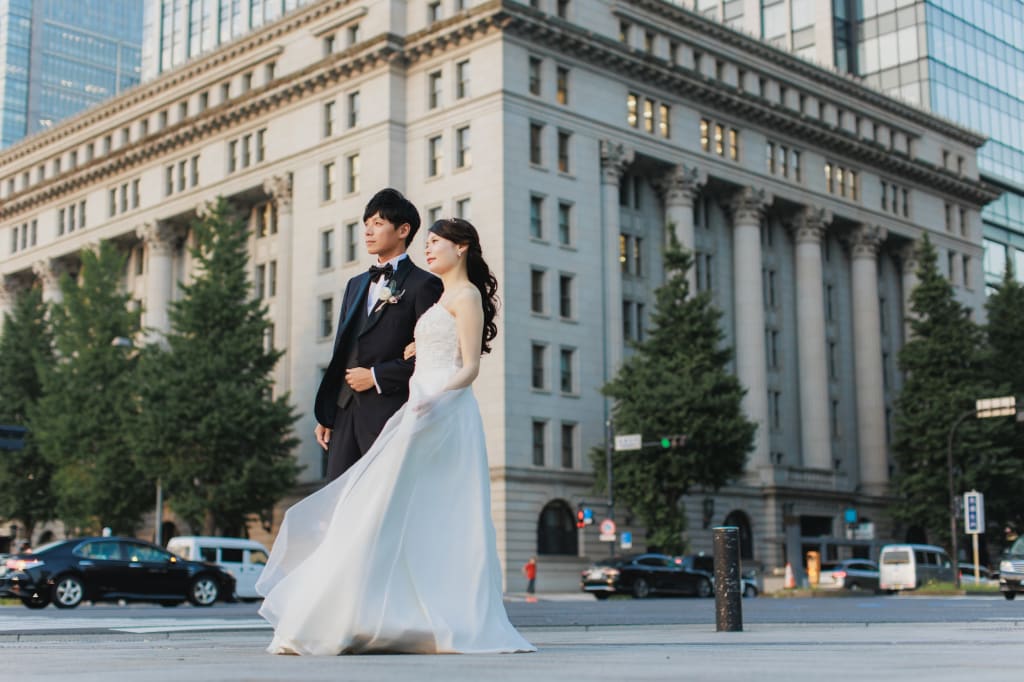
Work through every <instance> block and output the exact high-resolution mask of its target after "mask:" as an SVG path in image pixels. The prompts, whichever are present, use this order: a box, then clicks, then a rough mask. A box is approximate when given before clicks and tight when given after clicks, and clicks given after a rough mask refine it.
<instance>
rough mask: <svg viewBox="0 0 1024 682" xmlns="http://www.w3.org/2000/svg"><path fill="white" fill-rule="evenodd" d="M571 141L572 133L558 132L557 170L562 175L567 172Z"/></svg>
mask: <svg viewBox="0 0 1024 682" xmlns="http://www.w3.org/2000/svg"><path fill="white" fill-rule="evenodd" d="M571 140H572V133H570V132H566V131H564V130H559V131H558V170H559V171H560V172H562V173H568V172H569V143H570V141H571Z"/></svg>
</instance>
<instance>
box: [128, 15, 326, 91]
mask: <svg viewBox="0 0 1024 682" xmlns="http://www.w3.org/2000/svg"><path fill="white" fill-rule="evenodd" d="M144 2H145V5H146V9H145V17H144V24H145V28H144V39H143V55H142V74H143V78H144V79H146V80H149V79H151V78H154V77H155V76H157V75H159V74H161V73H164V72H165V71H170V70H171V69H173V68H174V67H176V66H180V65H181V64H184V63H185V62H186V61H188V60H189V59H191V58H193V57H195V56H197V55H200V54H202V53H204V52H208V51H210V50H212V49H214V48H215V47H217V46H219V45H223V44H225V43H229V42H231V41H232V40H234V39H235V38H238V37H241V36H243V35H245V34H246V33H248V32H249V31H251V30H252V29H254V28H259V27H260V26H262V25H264V24H268V23H270V22H272V21H275V20H276V19H279V18H280V17H281V16H283V15H284V14H285V13H286V12H290V11H291V10H293V9H295V8H296V7H300V6H302V5H306V4H309V3H310V2H312V0H144Z"/></svg>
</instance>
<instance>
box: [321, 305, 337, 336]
mask: <svg viewBox="0 0 1024 682" xmlns="http://www.w3.org/2000/svg"><path fill="white" fill-rule="evenodd" d="M333 331H334V299H333V298H331V297H329V296H328V297H327V298H322V299H320V336H321V337H325V338H326V337H328V336H330V335H331V334H332V333H333Z"/></svg>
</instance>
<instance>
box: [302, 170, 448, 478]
mask: <svg viewBox="0 0 1024 682" xmlns="http://www.w3.org/2000/svg"><path fill="white" fill-rule="evenodd" d="M363 226H364V230H363V237H364V239H365V240H366V250H367V251H368V252H369V253H370V254H372V255H374V256H376V257H377V263H376V264H375V265H374V266H373V267H371V268H370V270H369V272H364V273H363V274H361V275H357V276H355V277H353V278H352V279H350V280H349V281H348V284H347V285H346V286H345V296H344V297H343V298H342V302H341V316H340V321H339V323H338V331H337V334H336V335H335V338H334V354H333V355H332V356H331V363H330V365H328V367H327V371H326V372H325V373H324V376H323V379H321V381H320V388H319V389H318V390H317V393H316V404H315V408H314V413H315V415H316V420H317V425H316V440H317V443H319V444H320V447H322V448H324V449H326V450H327V480H328V481H333V480H334V479H336V478H337V477H338V476H341V475H342V474H343V473H345V471H346V470H348V468H349V467H351V466H352V465H353V464H355V463H356V461H357V460H358V459H359V458H360V457H362V456H363V453H365V452H366V451H367V450H368V449H369V448H370V446H371V445H372V444H373V441H374V440H376V438H377V436H378V434H380V432H381V430H382V429H383V428H384V424H385V423H386V422H387V421H388V419H390V418H391V415H393V414H394V413H395V412H397V411H398V408H399V407H401V406H402V405H403V404H404V403H405V401H406V400H408V398H409V377H411V376H412V371H413V368H414V363H415V359H414V358H411V359H409V360H404V359H403V358H402V355H403V352H404V350H405V347H406V346H407V345H408V344H409V343H411V342H412V340H413V337H412V333H413V328H414V327H415V326H416V320H417V319H419V316H420V315H422V314H423V313H424V312H426V310H427V308H429V307H431V306H432V305H434V303H436V302H437V300H438V299H439V298H440V297H441V288H442V287H441V280H440V279H438V278H437V277H435V276H434V275H432V274H430V273H429V272H427V271H425V270H421V269H420V268H418V267H416V266H415V265H413V263H412V261H411V260H409V257H408V256H407V255H406V253H405V250H406V249H407V248H408V247H409V244H411V243H412V238H413V237H414V236H416V231H417V230H418V229H419V227H420V216H419V213H418V212H417V211H416V207H415V206H413V205H412V202H410V201H409V200H408V199H406V198H405V197H404V196H402V194H401V192H399V191H398V190H394V189H383V190H381V191H379V192H377V194H375V195H374V197H373V198H372V199H370V203H368V204H367V205H366V210H364V211H363Z"/></svg>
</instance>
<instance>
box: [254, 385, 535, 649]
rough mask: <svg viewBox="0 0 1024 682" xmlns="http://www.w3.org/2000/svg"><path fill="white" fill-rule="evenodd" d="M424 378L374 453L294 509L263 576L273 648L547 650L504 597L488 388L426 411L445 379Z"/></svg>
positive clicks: (453, 397) (265, 614)
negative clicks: (525, 633) (486, 427)
mask: <svg viewBox="0 0 1024 682" xmlns="http://www.w3.org/2000/svg"><path fill="white" fill-rule="evenodd" d="M445 374H447V373H445ZM418 379H419V380H418V381H417V377H414V381H413V383H412V386H411V393H412V395H411V396H410V401H409V403H407V405H406V406H405V407H403V408H401V409H400V410H399V411H398V412H397V413H396V414H395V415H394V417H392V418H391V420H390V421H389V422H388V423H387V425H386V426H385V427H384V430H383V431H382V432H381V434H380V436H379V437H378V439H377V441H376V443H374V445H373V446H372V447H371V448H370V450H369V451H368V452H367V453H366V454H365V455H364V456H363V458H362V459H360V460H359V461H358V462H357V463H356V464H355V465H354V466H353V467H352V468H351V469H349V470H348V471H347V472H345V474H344V475H342V476H341V477H340V478H338V479H336V480H335V481H333V482H332V483H330V484H329V485H327V486H325V487H324V488H322V489H321V490H319V491H318V492H316V493H314V494H313V495H311V496H309V497H308V498H306V499H304V500H302V501H301V502H299V503H298V504H296V505H295V506H293V507H292V508H290V509H289V510H288V512H287V513H286V514H285V518H284V522H283V524H282V526H281V530H280V533H279V534H278V537H277V541H276V542H275V543H274V549H273V551H272V552H271V556H270V560H269V562H268V564H267V566H266V567H265V569H264V571H263V574H262V576H261V578H260V580H259V582H258V583H257V585H256V589H257V590H258V591H259V592H260V593H261V594H263V595H264V596H265V600H264V602H263V606H262V608H261V609H260V615H262V616H263V617H264V618H266V619H267V620H268V621H269V622H270V623H271V624H272V625H273V626H274V639H273V642H272V643H271V644H270V646H269V648H268V651H270V652H271V653H296V654H303V655H307V654H312V655H334V654H339V653H372V652H381V653H383V652H405V653H498V652H526V651H535V648H534V647H533V646H532V645H531V644H530V643H529V642H527V641H526V640H525V639H524V638H523V637H522V636H521V635H520V634H519V633H518V632H517V631H516V630H515V628H513V627H512V625H511V623H509V620H508V616H507V614H506V612H505V606H504V603H503V601H502V591H501V568H500V564H499V561H498V553H497V543H496V538H495V532H494V524H493V523H492V521H491V508H490V478H489V471H488V466H487V455H486V450H485V443H484V433H483V425H482V423H481V420H480V412H479V408H478V406H477V403H476V399H475V398H474V397H473V394H472V392H471V391H470V390H469V389H465V390H462V391H453V392H450V393H447V394H445V396H446V397H445V398H444V399H443V400H442V401H441V402H439V403H438V404H437V405H436V406H435V407H434V408H433V409H432V410H431V411H429V412H428V413H426V414H424V415H416V414H414V413H413V411H412V410H411V409H409V407H408V406H409V405H411V404H415V403H416V401H417V399H418V398H419V397H421V396H422V395H424V394H428V393H429V392H430V387H431V386H432V385H433V386H435V387H436V386H437V385H438V384H440V385H443V380H444V377H442V376H435V377H429V376H428V377H423V376H419V377H418Z"/></svg>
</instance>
